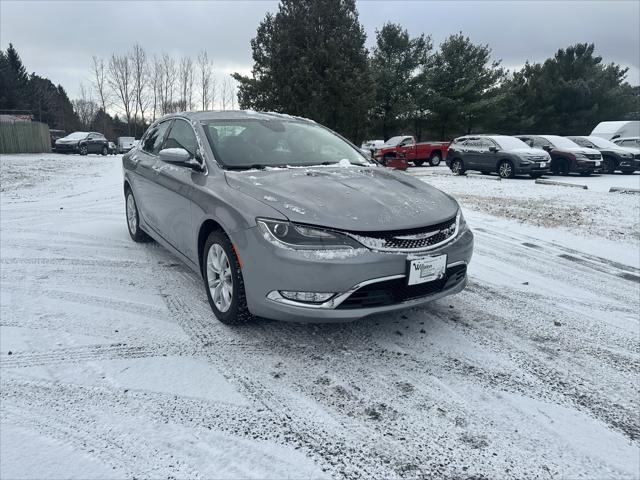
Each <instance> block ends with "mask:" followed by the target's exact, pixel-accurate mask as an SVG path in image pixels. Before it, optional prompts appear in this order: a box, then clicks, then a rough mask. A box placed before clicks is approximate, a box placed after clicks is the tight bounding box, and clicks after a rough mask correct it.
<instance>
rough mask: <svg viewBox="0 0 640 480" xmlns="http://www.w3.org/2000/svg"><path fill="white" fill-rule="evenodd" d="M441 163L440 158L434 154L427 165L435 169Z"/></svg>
mask: <svg viewBox="0 0 640 480" xmlns="http://www.w3.org/2000/svg"><path fill="white" fill-rule="evenodd" d="M441 161H442V158H440V155H438V154H437V153H434V154H433V155H431V157H430V158H429V165H431V166H432V167H437V166H438V165H440V162H441Z"/></svg>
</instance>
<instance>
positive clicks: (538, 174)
mask: <svg viewBox="0 0 640 480" xmlns="http://www.w3.org/2000/svg"><path fill="white" fill-rule="evenodd" d="M542 175H543V174H542V173H530V174H529V176H530V177H531V178H540V177H541V176H542Z"/></svg>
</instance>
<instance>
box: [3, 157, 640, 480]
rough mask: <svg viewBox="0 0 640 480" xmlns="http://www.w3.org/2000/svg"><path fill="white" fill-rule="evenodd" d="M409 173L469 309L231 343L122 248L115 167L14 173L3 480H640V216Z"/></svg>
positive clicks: (40, 167)
mask: <svg viewBox="0 0 640 480" xmlns="http://www.w3.org/2000/svg"><path fill="white" fill-rule="evenodd" d="M410 172H411V173H412V174H415V175H420V176H422V178H423V179H424V180H425V181H428V182H429V183H432V184H433V185H435V186H437V187H439V188H441V189H443V190H445V191H447V192H449V193H451V194H452V195H454V196H455V197H456V198H459V199H460V201H461V204H462V205H463V207H464V209H465V216H466V217H467V221H468V223H469V224H470V225H471V227H472V228H473V229H474V232H475V233H476V251H475V256H474V259H473V261H472V265H471V267H470V283H469V286H468V288H467V289H466V290H465V291H464V292H462V293H461V294H459V295H457V296H454V297H450V298H447V299H443V300H440V301H437V302H434V303H433V304H431V305H429V306H427V307H421V308H417V309H413V310H410V311H407V312H404V313H398V314H392V315H381V316H375V317H371V318H368V319H365V320H362V321H359V322H355V323H350V324H342V325H299V324H287V323H279V322H273V321H266V320H261V321H257V322H255V323H253V324H250V325H247V326H244V327H239V328H229V327H226V326H224V325H222V324H221V323H219V322H218V321H217V320H216V319H215V318H214V317H213V316H212V314H211V312H210V309H209V306H208V304H207V300H206V296H205V292H204V289H203V287H202V285H201V281H200V280H199V279H198V278H197V277H196V276H195V275H194V274H193V273H192V272H191V271H190V270H188V269H187V267H185V266H183V265H182V264H180V263H179V262H178V261H177V260H175V259H174V258H173V257H171V256H170V255H169V254H168V253H167V252H166V251H165V250H163V249H162V248H160V247H159V246H157V245H156V244H154V243H151V244H135V243H133V242H132V241H131V240H130V239H129V237H128V233H127V230H126V226H125V218H124V202H123V198H122V192H121V181H122V180H121V165H120V157H119V156H117V157H98V156H89V157H78V156H66V157H65V156H58V155H54V154H51V155H12V156H8V155H7V156H3V157H2V158H1V159H0V174H1V177H0V184H1V190H2V193H0V213H1V215H0V247H1V248H0V251H1V258H0V267H1V270H0V273H1V282H2V283H1V295H0V319H1V321H0V386H1V389H0V400H1V404H0V422H1V424H0V450H1V452H2V455H0V476H1V477H2V478H14V477H25V478H34V477H36V478H60V477H64V478H132V477H153V478H160V477H172V478H211V477H217V478H301V477H305V478H306V477H316V478H318V477H322V478H325V477H326V478H372V477H374V478H385V479H386V478H424V477H426V476H434V477H437V478H525V477H526V478H637V477H638V472H639V471H640V460H639V446H640V442H639V441H640V420H639V418H638V411H639V408H640V405H639V404H638V403H639V398H640V395H639V394H640V384H639V380H640V344H639V337H640V319H639V318H638V312H639V311H640V236H639V224H638V222H639V220H640V196H637V195H624V194H610V193H607V192H606V190H607V189H606V188H604V186H602V185H601V184H603V183H604V182H606V181H607V180H602V178H604V177H600V178H593V179H584V178H580V182H583V181H584V182H585V183H586V182H597V183H598V184H599V186H598V187H597V188H596V187H593V188H591V187H590V189H589V190H578V189H573V188H566V187H554V186H543V185H535V184H534V183H533V181H531V180H525V179H522V180H519V179H516V180H507V181H501V182H498V181H494V180H489V179H481V178H457V177H452V176H449V175H448V174H447V170H446V169H444V168H438V169H427V168H421V169H412V170H410ZM612 178H613V179H614V180H611V181H612V183H619V182H620V181H625V182H638V180H639V179H640V176H638V175H635V176H633V177H622V176H614V177H612Z"/></svg>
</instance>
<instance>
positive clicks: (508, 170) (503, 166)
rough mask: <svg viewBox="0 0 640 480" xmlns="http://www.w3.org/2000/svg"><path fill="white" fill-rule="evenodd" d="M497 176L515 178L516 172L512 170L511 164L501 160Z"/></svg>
mask: <svg viewBox="0 0 640 480" xmlns="http://www.w3.org/2000/svg"><path fill="white" fill-rule="evenodd" d="M498 175H500V178H513V177H515V176H516V171H515V169H514V168H513V163H511V162H510V161H509V160H503V161H501V162H500V163H499V164H498Z"/></svg>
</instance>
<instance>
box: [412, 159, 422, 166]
mask: <svg viewBox="0 0 640 480" xmlns="http://www.w3.org/2000/svg"><path fill="white" fill-rule="evenodd" d="M413 164H414V165H415V166H416V167H421V166H422V165H423V164H424V160H414V161H413Z"/></svg>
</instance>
